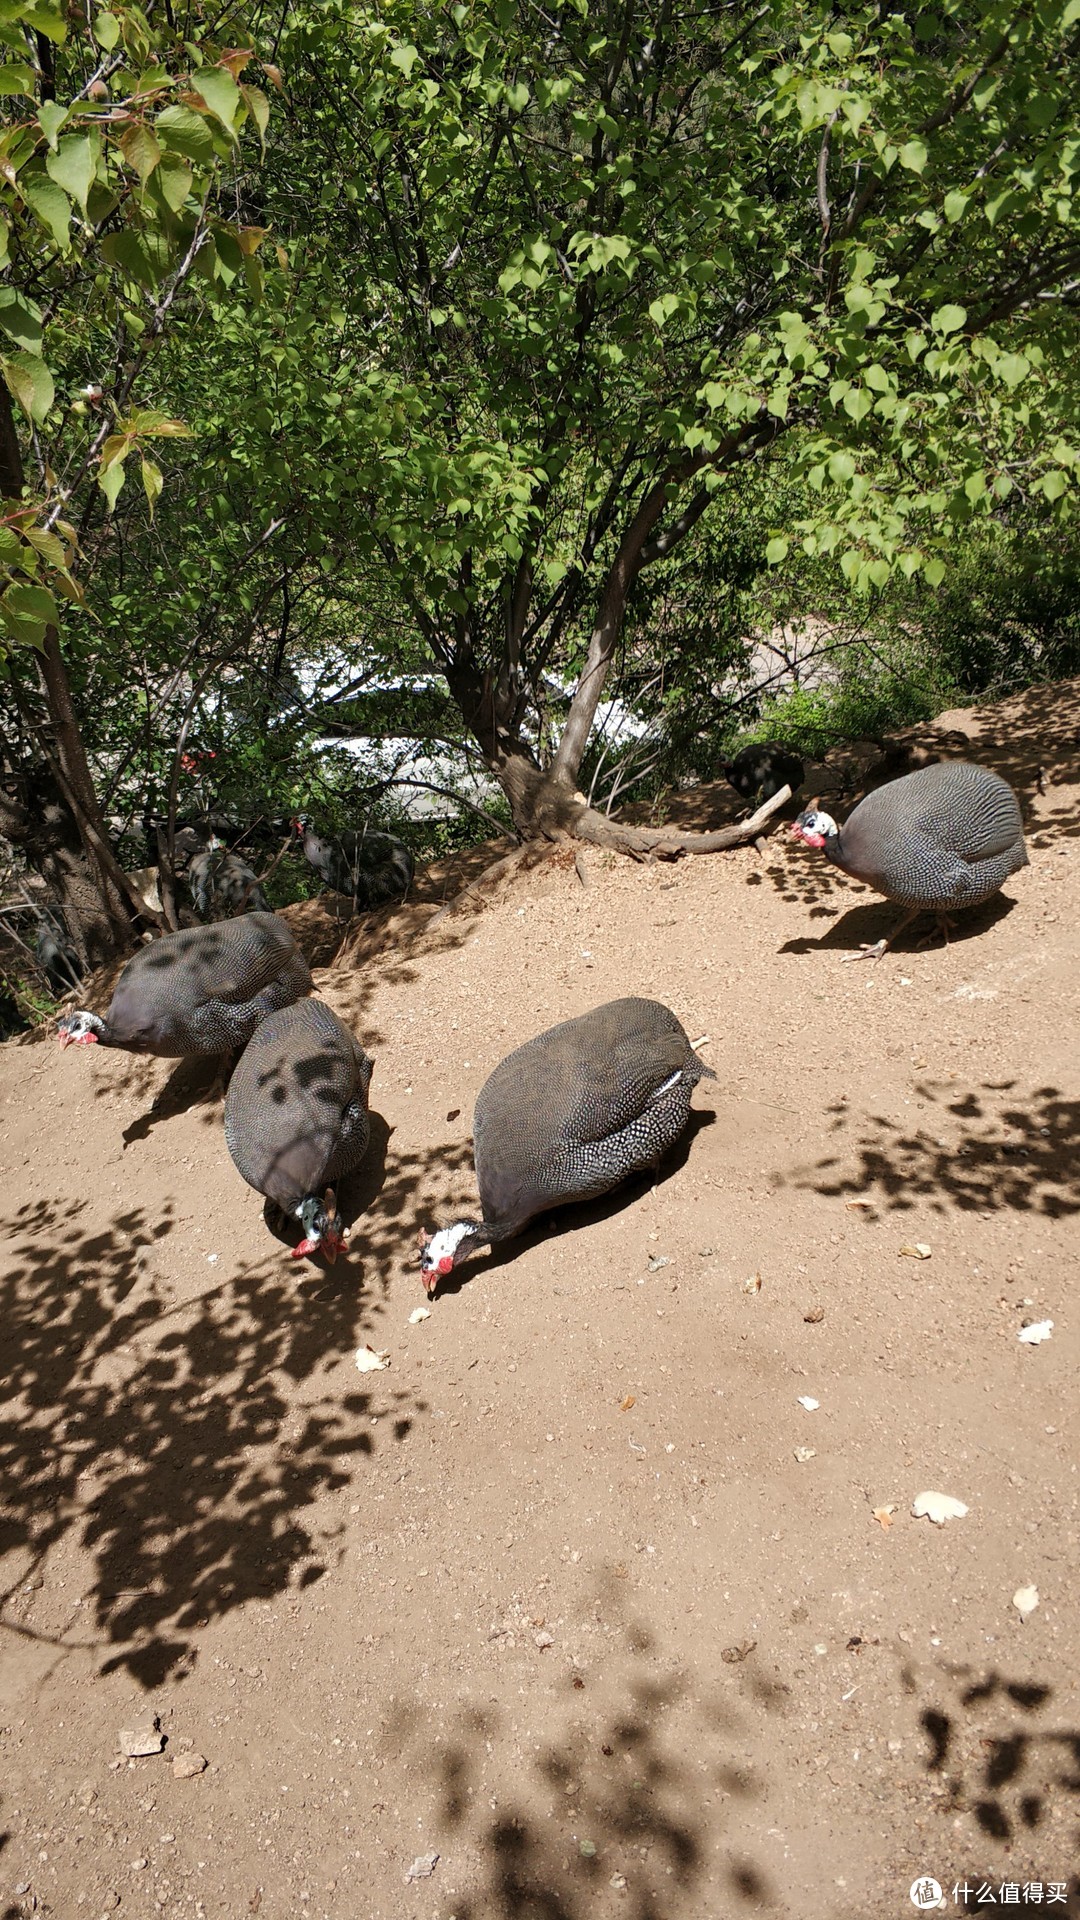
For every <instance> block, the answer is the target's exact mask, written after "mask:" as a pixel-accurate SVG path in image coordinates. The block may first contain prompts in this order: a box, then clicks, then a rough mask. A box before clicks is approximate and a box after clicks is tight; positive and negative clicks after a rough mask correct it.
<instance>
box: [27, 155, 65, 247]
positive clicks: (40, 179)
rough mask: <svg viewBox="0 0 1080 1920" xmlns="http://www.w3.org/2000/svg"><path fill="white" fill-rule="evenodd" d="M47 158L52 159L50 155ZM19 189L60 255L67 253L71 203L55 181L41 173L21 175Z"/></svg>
mask: <svg viewBox="0 0 1080 1920" xmlns="http://www.w3.org/2000/svg"><path fill="white" fill-rule="evenodd" d="M49 158H50V159H51V158H52V155H51V154H50V156H49ZM19 187H20V190H21V192H22V196H23V199H24V200H25V201H26V204H27V206H28V207H30V208H32V210H33V212H34V213H36V215H37V217H38V219H39V220H40V222H41V224H42V226H43V227H44V228H45V229H46V231H47V232H48V233H51V235H52V237H53V239H54V240H55V241H56V244H57V246H58V247H59V249H60V251H61V253H66V252H67V251H68V245H69V240H68V229H69V227H70V225H71V202H70V200H69V199H68V197H67V194H66V193H64V191H63V189H62V188H61V187H58V186H57V184H56V181H55V180H50V179H48V178H47V176H46V175H45V174H43V173H31V174H26V173H24V174H22V175H20V178H19Z"/></svg>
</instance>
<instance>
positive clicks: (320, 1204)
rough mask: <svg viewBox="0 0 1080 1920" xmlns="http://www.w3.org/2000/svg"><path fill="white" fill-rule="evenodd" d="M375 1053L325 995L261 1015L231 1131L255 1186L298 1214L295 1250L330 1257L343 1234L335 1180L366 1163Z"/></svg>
mask: <svg viewBox="0 0 1080 1920" xmlns="http://www.w3.org/2000/svg"><path fill="white" fill-rule="evenodd" d="M371 1064H372V1063H371V1061H370V1060H369V1059H368V1056H367V1055H366V1053H365V1052H364V1050H363V1048H362V1047H361V1045H360V1043H359V1041H358V1040H357V1039H356V1038H355V1036H354V1035H353V1034H352V1033H351V1032H350V1031H349V1029H348V1027H346V1026H345V1025H344V1023H343V1022H342V1021H341V1020H339V1019H338V1017H337V1015H336V1014H335V1013H332V1012H331V1010H330V1008H329V1007H327V1006H324V1004H323V1002H322V1001H321V1000H300V1001H297V1002H296V1004H295V1005H293V1006H290V1007H285V1008H283V1009H282V1010H281V1011H280V1012H278V1013H272V1014H270V1015H269V1016H268V1018H267V1019H265V1020H264V1021H262V1023H261V1024H260V1026H259V1027H258V1028H257V1029H256V1031H255V1034H254V1036H253V1037H252V1039H251V1040H250V1041H249V1042H248V1045H247V1046H246V1048H245V1049H244V1052H243V1054H242V1055H241V1057H240V1060H239V1062H238V1064H237V1067H236V1070H235V1072H234V1074H233V1077H232V1080H231V1081H230V1083H229V1091H228V1094H227V1096H226V1100H225V1141H226V1145H227V1146H228V1149H229V1152H230V1154H231V1155H232V1159H233V1163H234V1165H235V1166H236V1168H237V1171H238V1172H239V1173H240V1174H242V1175H243V1178H244V1179H245V1180H246V1181H247V1183H248V1186H249V1187H254V1188H255V1191H256V1192H257V1193H261V1194H264V1195H265V1196H266V1198H267V1199H268V1200H272V1201H273V1202H274V1204H275V1205H276V1206H277V1207H279V1208H280V1210H281V1212H282V1213H284V1214H287V1215H288V1216H290V1217H291V1218H294V1219H297V1220H299V1221H300V1222H301V1224H302V1226H303V1228H304V1239H303V1240H302V1241H301V1243H300V1245H299V1246H298V1247H296V1248H295V1249H294V1251H295V1252H296V1253H298V1254H301V1253H312V1252H314V1251H315V1250H316V1249H317V1248H319V1249H321V1251H323V1252H324V1253H326V1254H327V1255H328V1257H329V1258H330V1259H331V1260H333V1259H334V1257H335V1255H336V1253H337V1252H338V1251H339V1250H340V1249H341V1247H342V1245H343V1244H344V1242H343V1238H342V1234H341V1230H340V1227H339V1226H338V1225H337V1224H336V1222H337V1202H336V1196H335V1195H334V1193H333V1191H332V1189H333V1187H334V1184H335V1183H336V1182H337V1181H339V1180H342V1179H344V1177H345V1176H346V1175H347V1174H349V1173H351V1172H352V1171H353V1170H354V1168H356V1167H357V1166H359V1164H360V1162H361V1160H362V1159H363V1157H364V1155H365V1153H366V1152H367V1147H368V1140H369V1138H370V1122H369V1120H368V1109H367V1097H368V1086H369V1084H370V1081H371Z"/></svg>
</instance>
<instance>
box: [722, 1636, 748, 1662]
mask: <svg viewBox="0 0 1080 1920" xmlns="http://www.w3.org/2000/svg"><path fill="white" fill-rule="evenodd" d="M756 1646H757V1641H756V1640H742V1641H740V1643H739V1645H738V1646H737V1647H725V1648H724V1649H723V1652H722V1653H721V1655H720V1658H721V1660H722V1661H723V1662H724V1665H725V1666H726V1667H737V1666H739V1665H740V1663H741V1662H742V1661H743V1660H745V1659H746V1658H747V1656H748V1655H749V1654H751V1653H753V1651H754V1648H755V1647H756Z"/></svg>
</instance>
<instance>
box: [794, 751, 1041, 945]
mask: <svg viewBox="0 0 1080 1920" xmlns="http://www.w3.org/2000/svg"><path fill="white" fill-rule="evenodd" d="M791 832H792V834H793V835H794V837H795V838H796V839H799V840H803V841H805V843H806V845H807V846H808V847H816V848H818V849H820V850H821V851H823V852H824V853H825V855H826V858H827V859H829V860H831V861H832V862H833V863H834V865H835V866H838V867H842V868H843V870H844V872H845V873H850V874H851V876H852V878H853V879H855V880H862V881H863V882H864V883H865V884H866V885H867V886H868V887H873V888H875V890H876V891H877V892H878V893H883V894H884V895H885V897H886V899H887V900H895V901H896V902H897V903H898V904H899V905H901V906H904V907H907V909H908V911H907V913H905V915H904V917H903V919H902V920H901V921H900V923H899V925H898V926H897V927H895V928H894V929H893V931H892V933H891V934H890V935H889V936H888V938H887V939H883V940H878V941H876V942H875V943H874V945H872V946H870V945H864V946H863V948H862V950H861V952H860V953H848V954H845V955H844V958H845V960H860V959H865V960H880V958H881V956H882V954H883V953H884V952H885V951H886V949H887V948H888V947H889V946H891V944H892V942H893V941H894V940H895V939H896V937H897V935H898V934H900V933H902V932H903V930H904V928H905V927H907V926H909V925H910V923H911V921H912V920H914V919H916V918H917V916H918V915H919V914H920V913H930V912H932V913H936V914H937V916H938V920H939V922H940V923H941V925H942V930H943V931H945V929H946V928H947V926H948V914H949V912H950V910H956V909H958V908H962V907H977V906H979V905H980V904H981V902H982V901H984V900H989V898H990V896H991V894H995V893H996V892H997V890H998V888H999V887H1000V886H1001V885H1002V884H1003V883H1004V882H1005V881H1006V880H1007V879H1008V877H1009V875H1010V873H1016V872H1017V871H1018V870H1019V869H1020V868H1021V867H1026V866H1027V864H1028V856H1027V848H1026V847H1025V845H1024V828H1023V822H1022V820H1021V818H1020V806H1019V803H1018V801H1017V798H1016V795H1015V793H1014V792H1013V790H1012V788H1011V787H1010V786H1009V785H1008V783H1007V782H1006V781H1004V780H1002V779H1000V778H999V776H998V775H997V774H996V773H990V772H989V771H988V770H987V768H986V767H977V766H974V765H973V764H972V763H971V761H969V760H942V761H939V762H938V763H937V764H936V765H935V766H929V767H920V768H919V769H918V771H917V772H915V773H908V774H905V775H904V776H903V778H902V779H900V780H891V781H889V783H888V785H887V786H884V787H877V788H875V789H874V791H873V793H868V794H867V796H866V798H865V800H860V802H859V804H858V806H857V807H856V808H855V809H854V811H853V812H852V813H851V814H849V816H848V818H847V820H846V822H845V824H844V826H843V827H842V828H838V827H837V824H836V821H835V820H834V819H833V818H832V816H831V815H830V814H827V813H822V812H821V811H820V810H819V809H818V808H816V807H810V808H808V809H807V811H806V812H805V813H800V815H799V817H798V819H797V820H796V822H795V824H794V826H793V827H792V829H791ZM946 938H948V934H947V932H946Z"/></svg>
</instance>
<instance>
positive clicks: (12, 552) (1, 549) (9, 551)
mask: <svg viewBox="0 0 1080 1920" xmlns="http://www.w3.org/2000/svg"><path fill="white" fill-rule="evenodd" d="M22 551H23V546H22V541H21V540H20V539H19V536H18V534H17V533H12V531H11V528H10V527H0V567H18V566H21V565H22Z"/></svg>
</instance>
